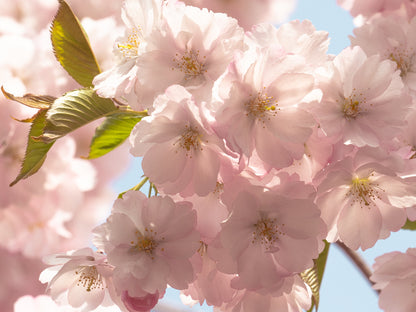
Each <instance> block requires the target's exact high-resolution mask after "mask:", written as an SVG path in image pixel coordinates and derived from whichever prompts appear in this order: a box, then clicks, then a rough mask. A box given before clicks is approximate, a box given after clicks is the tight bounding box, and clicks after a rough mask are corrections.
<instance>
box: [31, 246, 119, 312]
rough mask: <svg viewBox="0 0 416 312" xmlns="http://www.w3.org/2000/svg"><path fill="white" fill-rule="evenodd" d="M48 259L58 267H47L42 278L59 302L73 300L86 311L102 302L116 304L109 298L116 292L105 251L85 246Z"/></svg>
mask: <svg viewBox="0 0 416 312" xmlns="http://www.w3.org/2000/svg"><path fill="white" fill-rule="evenodd" d="M45 261H46V262H48V264H54V265H55V266H53V267H50V268H47V269H46V270H44V271H43V272H42V273H41V275H40V277H39V280H40V281H41V282H42V283H46V282H47V283H48V287H47V289H46V291H47V293H48V294H50V296H51V297H52V299H54V300H55V301H57V302H61V303H63V304H65V303H69V304H70V305H71V306H73V307H75V308H79V307H82V308H83V310H84V311H89V310H93V309H95V308H96V307H98V306H99V305H101V304H102V305H109V304H112V301H111V299H110V297H109V296H110V292H114V290H112V289H113V287H112V284H111V275H112V267H110V266H109V265H108V264H106V257H105V256H104V255H103V254H100V253H97V252H93V251H92V250H91V249H90V248H84V249H79V250H77V251H74V252H72V253H69V254H66V255H65V254H60V255H55V256H54V257H49V259H48V258H46V259H45ZM111 295H114V293H112V294H111Z"/></svg>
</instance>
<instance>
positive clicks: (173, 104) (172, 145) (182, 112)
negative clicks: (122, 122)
mask: <svg viewBox="0 0 416 312" xmlns="http://www.w3.org/2000/svg"><path fill="white" fill-rule="evenodd" d="M198 105H199V103H195V101H194V99H193V97H192V96H191V94H190V93H189V92H187V91H186V90H185V88H183V87H181V86H179V85H175V86H172V87H170V88H168V89H167V90H166V93H165V94H164V95H161V96H159V97H158V98H157V99H156V101H155V103H154V106H155V111H154V112H153V113H152V114H151V116H149V117H145V118H143V119H142V121H141V122H140V123H138V124H137V125H136V126H135V127H134V129H133V131H132V133H131V136H130V142H131V144H132V147H131V153H132V154H133V155H134V156H136V157H137V156H143V161H142V168H143V172H144V174H145V175H146V176H147V177H149V179H150V180H151V181H152V182H153V183H155V184H156V185H157V187H158V188H161V189H162V190H163V191H164V192H165V193H168V194H175V193H180V194H181V195H182V196H190V195H193V194H194V193H196V194H198V195H200V196H205V195H207V194H209V193H210V192H213V191H214V190H215V188H216V185H217V177H218V172H219V170H220V156H221V151H222V150H223V146H222V145H223V143H222V142H221V140H220V139H219V138H218V137H217V136H216V135H215V133H214V132H213V131H212V130H211V129H210V127H209V125H208V122H207V121H206V119H205V115H204V111H203V107H202V106H198Z"/></svg>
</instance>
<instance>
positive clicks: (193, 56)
mask: <svg viewBox="0 0 416 312" xmlns="http://www.w3.org/2000/svg"><path fill="white" fill-rule="evenodd" d="M203 59H204V61H205V59H206V56H204V57H203ZM173 63H174V66H173V67H172V70H174V69H179V71H180V72H182V73H184V74H185V80H191V79H194V78H196V77H198V76H201V75H203V74H204V73H206V72H207V70H206V69H205V63H204V62H201V61H200V57H199V50H196V51H194V50H188V51H186V52H185V53H184V54H182V55H181V54H179V53H176V55H175V57H174V59H173Z"/></svg>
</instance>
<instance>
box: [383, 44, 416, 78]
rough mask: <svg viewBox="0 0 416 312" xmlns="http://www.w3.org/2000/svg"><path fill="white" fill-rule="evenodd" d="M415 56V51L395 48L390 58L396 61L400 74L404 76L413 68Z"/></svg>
mask: <svg viewBox="0 0 416 312" xmlns="http://www.w3.org/2000/svg"><path fill="white" fill-rule="evenodd" d="M414 56H415V54H414V53H413V52H409V51H407V50H398V49H397V48H395V49H394V50H393V52H391V53H390V54H389V56H388V58H389V59H390V60H392V61H393V62H395V63H396V65H397V69H399V70H400V76H401V77H402V78H404V77H405V76H406V75H407V73H408V72H409V71H410V70H411V68H412V65H413V59H414Z"/></svg>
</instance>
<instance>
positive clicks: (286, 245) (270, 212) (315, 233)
mask: <svg viewBox="0 0 416 312" xmlns="http://www.w3.org/2000/svg"><path fill="white" fill-rule="evenodd" d="M297 187H298V188H300V192H301V193H303V191H302V190H301V188H302V185H298V186H297ZM231 209H232V213H231V215H230V217H229V218H228V219H227V221H226V222H224V223H222V230H221V232H220V233H219V236H218V241H217V242H216V243H215V244H216V245H211V246H210V247H211V248H209V249H208V254H209V255H210V256H211V257H212V258H213V259H215V260H216V261H218V269H219V270H220V271H222V272H224V273H231V274H238V276H236V277H235V278H234V279H233V280H232V282H231V286H232V287H233V288H236V289H243V288H247V289H250V290H262V291H265V292H273V291H276V290H277V289H280V288H281V287H282V285H283V284H284V280H285V278H286V277H288V276H290V275H292V274H293V272H302V271H303V270H305V269H307V268H309V267H312V266H313V261H312V259H314V258H317V257H318V255H319V252H320V250H321V249H322V247H323V245H322V239H323V238H324V237H325V235H326V226H325V224H324V222H323V221H322V219H321V218H320V216H319V215H320V213H319V210H318V208H317V207H316V206H315V205H314V203H313V201H312V200H311V199H303V198H290V197H284V196H281V195H280V194H279V192H278V191H264V192H263V191H262V188H259V187H254V186H253V187H252V188H251V190H250V191H243V192H241V193H239V195H237V197H236V199H235V200H234V202H233V203H232V208H231ZM299 250H302V251H303V252H302V255H300V254H299V252H298V251H299ZM253 267H255V268H256V270H253Z"/></svg>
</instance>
